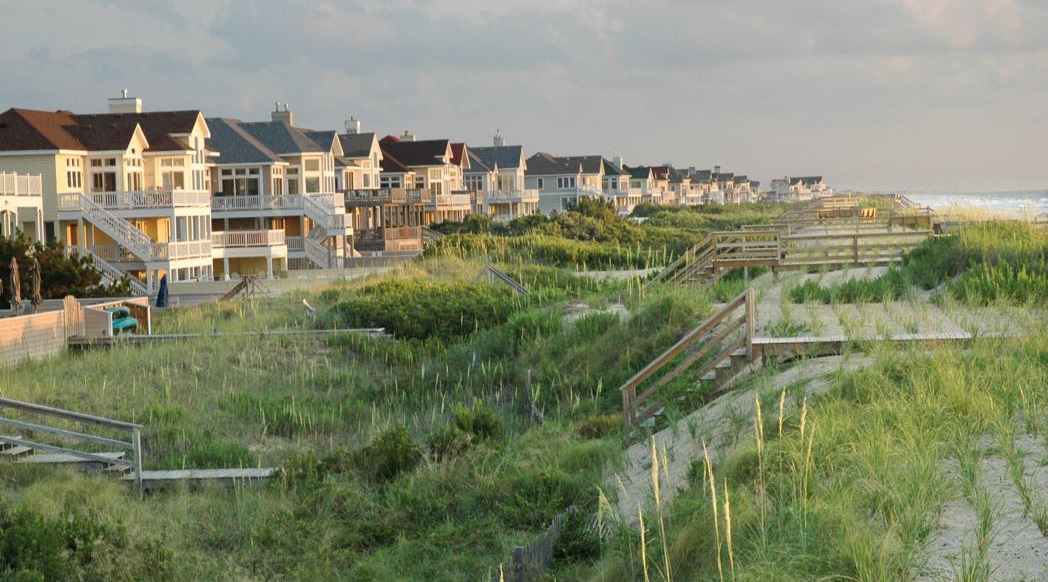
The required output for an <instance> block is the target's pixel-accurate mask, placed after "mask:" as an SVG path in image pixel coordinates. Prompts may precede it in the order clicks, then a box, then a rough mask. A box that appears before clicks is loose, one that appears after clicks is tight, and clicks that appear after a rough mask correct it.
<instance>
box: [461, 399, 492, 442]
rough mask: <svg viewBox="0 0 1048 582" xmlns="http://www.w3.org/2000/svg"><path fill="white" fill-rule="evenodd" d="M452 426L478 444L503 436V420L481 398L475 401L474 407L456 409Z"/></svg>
mask: <svg viewBox="0 0 1048 582" xmlns="http://www.w3.org/2000/svg"><path fill="white" fill-rule="evenodd" d="M451 426H453V427H454V428H456V429H458V430H459V431H461V432H462V433H464V434H467V435H470V436H471V437H472V439H473V440H474V441H476V442H483V441H486V440H489V439H494V438H498V437H500V436H502V419H501V418H499V416H498V415H497V414H495V411H494V410H492V409H491V408H490V407H488V405H486V404H484V401H483V400H481V399H480V398H476V399H474V400H473V405H472V406H459V407H457V408H455V418H454V420H453V421H452V423H451Z"/></svg>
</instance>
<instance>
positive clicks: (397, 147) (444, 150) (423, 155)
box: [381, 138, 451, 167]
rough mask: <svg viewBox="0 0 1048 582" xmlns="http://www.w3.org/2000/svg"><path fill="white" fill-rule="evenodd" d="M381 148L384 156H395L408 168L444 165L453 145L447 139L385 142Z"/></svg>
mask: <svg viewBox="0 0 1048 582" xmlns="http://www.w3.org/2000/svg"><path fill="white" fill-rule="evenodd" d="M384 139H385V138H383V140H384ZM381 146H382V153H383V155H389V156H393V157H394V158H396V159H397V160H398V161H399V162H400V163H401V164H404V165H405V166H408V167H412V166H441V165H444V161H443V158H444V156H445V155H449V151H448V150H450V149H451V144H450V142H448V140H446V139H428V140H423V141H383V142H381Z"/></svg>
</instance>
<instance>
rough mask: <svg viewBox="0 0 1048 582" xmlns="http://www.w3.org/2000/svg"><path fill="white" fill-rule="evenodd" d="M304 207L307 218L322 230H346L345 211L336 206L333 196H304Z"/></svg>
mask: <svg viewBox="0 0 1048 582" xmlns="http://www.w3.org/2000/svg"><path fill="white" fill-rule="evenodd" d="M302 207H303V210H304V211H305V214H306V216H308V217H309V218H310V220H312V221H313V222H315V223H317V224H318V225H320V228H323V229H325V230H339V231H344V230H345V228H346V214H345V211H344V210H342V209H340V208H337V207H336V206H335V203H334V200H333V195H332V194H310V195H307V196H303V197H302ZM330 234H335V233H330Z"/></svg>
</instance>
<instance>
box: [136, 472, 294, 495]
mask: <svg viewBox="0 0 1048 582" xmlns="http://www.w3.org/2000/svg"><path fill="white" fill-rule="evenodd" d="M275 474H276V469H272V468H262V469H179V470H170V471H142V489H143V490H145V491H150V490H153V489H160V488H163V487H172V486H178V485H180V484H188V485H200V484H203V483H205V482H206V483H214V484H217V485H222V486H226V487H233V486H236V485H243V484H247V483H257V482H259V481H263V480H267V479H269V478H271V477H273V476H274V475H275ZM120 480H121V481H123V482H126V483H131V484H134V481H135V476H134V475H127V476H125V477H122V478H121V479H120Z"/></svg>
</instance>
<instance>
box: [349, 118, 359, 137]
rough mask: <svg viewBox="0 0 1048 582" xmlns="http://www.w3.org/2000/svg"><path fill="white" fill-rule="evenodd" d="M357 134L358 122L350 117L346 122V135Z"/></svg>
mask: <svg viewBox="0 0 1048 582" xmlns="http://www.w3.org/2000/svg"><path fill="white" fill-rule="evenodd" d="M358 133H360V120H359V119H357V118H356V117H352V116H351V117H350V118H349V119H347V120H346V135H355V134H358Z"/></svg>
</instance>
